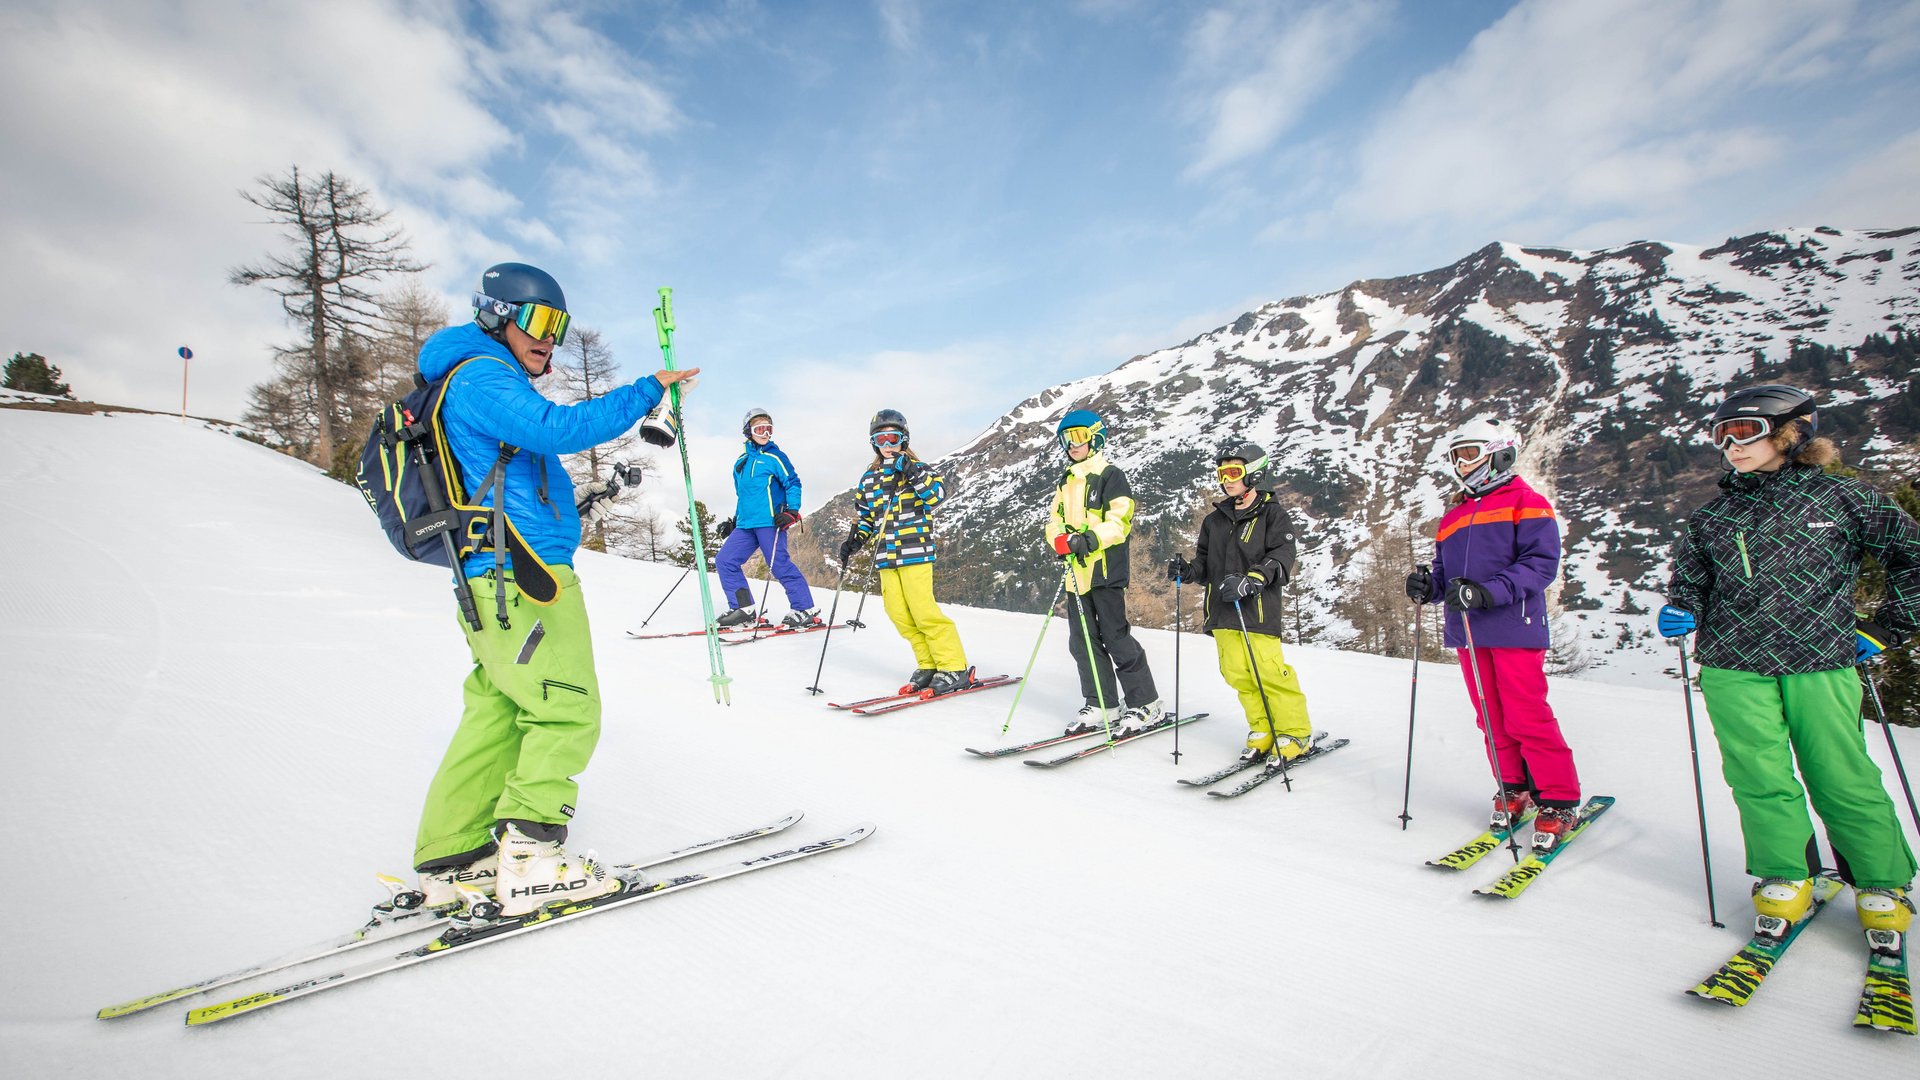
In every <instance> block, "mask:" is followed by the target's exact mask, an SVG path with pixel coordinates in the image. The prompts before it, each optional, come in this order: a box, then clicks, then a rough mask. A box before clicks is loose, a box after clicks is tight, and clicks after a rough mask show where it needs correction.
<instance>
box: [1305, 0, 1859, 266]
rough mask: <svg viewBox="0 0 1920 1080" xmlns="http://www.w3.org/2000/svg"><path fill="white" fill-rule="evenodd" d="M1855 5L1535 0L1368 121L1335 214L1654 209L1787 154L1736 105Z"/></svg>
mask: <svg viewBox="0 0 1920 1080" xmlns="http://www.w3.org/2000/svg"><path fill="white" fill-rule="evenodd" d="M1850 9H1851V5H1850V4H1827V5H1809V4H1799V3H1790V2H1785V0H1770V2H1766V3H1759V2H1753V3H1731V2H1714V0H1631V2H1620V3H1610V4H1567V3H1558V2H1553V0H1523V2H1522V3H1520V4H1518V5H1516V6H1515V7H1514V8H1513V10H1511V11H1510V12H1508V13H1507V15H1505V16H1504V17H1502V18H1501V19H1500V20H1499V21H1498V22H1496V23H1495V24H1494V25H1492V26H1490V27H1488V28H1487V29H1486V30H1485V31H1483V32H1481V33H1480V34H1479V35H1478V36H1477V37H1475V39H1474V40H1473V42H1472V43H1471V44H1470V45H1469V46H1468V47H1467V49H1466V51H1465V52H1464V53H1463V54H1462V55H1461V56H1460V57H1459V58H1458V59H1456V60H1455V61H1454V62H1453V63H1451V64H1449V65H1447V66H1445V67H1443V68H1441V69H1439V70H1437V71H1435V72H1433V73H1431V74H1429V75H1427V76H1425V77H1424V78H1422V79H1421V80H1420V81H1419V82H1417V83H1416V84H1414V86H1413V87H1412V89H1411V90H1410V91H1409V92H1408V93H1407V95H1406V96H1405V97H1404V98H1403V99H1402V100H1401V101H1400V102H1399V103H1398V104H1397V105H1396V106H1395V107H1394V108H1392V109H1391V110H1390V111H1389V112H1388V113H1387V114H1386V115H1385V116H1383V117H1382V118H1381V119H1380V120H1379V121H1378V122H1377V123H1375V124H1374V126H1373V127H1372V128H1371V130H1369V131H1368V132H1367V133H1366V135H1365V138H1364V139H1363V141H1362V143H1361V145H1360V147H1359V150H1358V152H1357V165H1356V170H1355V171H1356V174H1357V175H1356V177H1355V182H1354V183H1353V184H1352V186H1351V188H1350V189H1349V190H1348V192H1347V193H1346V194H1344V195H1343V196H1341V197H1340V198H1339V199H1337V200H1336V201H1335V203H1334V205H1333V214H1334V216H1335V217H1337V218H1340V219H1343V220H1348V221H1358V222H1368V223H1374V224H1392V223H1414V222H1422V221H1431V220H1434V219H1441V220H1457V221H1463V222H1476V223H1479V227H1480V228H1481V229H1482V230H1494V231H1499V230H1503V229H1506V228H1508V227H1509V226H1510V223H1515V222H1521V221H1527V222H1533V223H1536V225H1537V226H1538V227H1541V228H1545V229H1547V230H1549V232H1548V234H1547V235H1548V236H1549V237H1550V236H1551V235H1552V232H1553V231H1554V230H1560V231H1563V232H1564V231H1565V230H1569V229H1571V228H1573V227H1574V226H1575V224H1576V223H1581V222H1586V221H1590V220H1592V219H1593V218H1594V217H1595V216H1600V215H1606V214H1611V213H1619V212H1621V211H1623V210H1629V209H1630V210H1632V211H1633V212H1635V213H1637V214H1639V215H1640V216H1641V217H1642V219H1643V220H1645V219H1646V217H1647V216H1648V215H1649V214H1654V215H1656V216H1657V215H1658V213H1659V212H1660V211H1661V210H1664V209H1669V208H1673V207H1676V206H1679V205H1681V204H1683V203H1686V202H1687V201H1688V200H1692V199H1696V198H1698V197H1699V196H1700V194H1701V193H1702V192H1703V191H1704V190H1707V189H1708V188H1709V187H1710V186H1711V185H1714V184H1716V183H1718V182H1721V181H1725V180H1728V179H1730V178H1734V177H1738V176H1741V175H1743V174H1748V173H1751V172H1753V171H1755V170H1758V169H1761V168H1764V167H1766V166H1768V165H1770V164H1772V163H1774V162H1776V161H1777V160H1778V159H1779V158H1780V156H1781V155H1782V154H1783V153H1784V152H1785V151H1786V150H1787V148H1788V145H1789V144H1788V142H1787V140H1786V138H1785V137H1784V136H1783V135H1782V134H1780V133H1778V132H1775V131H1773V130H1771V129H1769V128H1768V127H1767V126H1765V122H1764V120H1763V119H1762V118H1759V117H1753V118H1750V119H1745V120H1733V119H1729V115H1730V114H1731V113H1733V112H1735V111H1736V110H1735V108H1734V107H1735V106H1738V105H1739V104H1741V99H1742V96H1743V95H1744V94H1746V93H1748V92H1750V91H1752V90H1753V89H1754V88H1756V87H1758V86H1761V85H1763V84H1765V83H1767V82H1769V81H1772V80H1778V79H1781V78H1785V77H1788V76H1787V75H1783V74H1781V73H1782V72H1788V73H1792V77H1794V78H1801V77H1806V76H1807V75H1808V74H1810V73H1813V72H1814V71H1816V70H1817V69H1818V67H1819V66H1820V64H1821V63H1823V62H1824V60H1825V59H1827V54H1826V52H1823V50H1830V49H1831V48H1832V46H1833V44H1834V43H1835V42H1837V41H1839V40H1841V38H1842V36H1843V35H1842V33H1841V31H1840V30H1839V29H1836V27H1835V25H1834V22H1833V20H1835V19H1836V18H1838V20H1839V22H1840V23H1841V24H1844V23H1845V21H1846V15H1847V14H1848V12H1849V11H1850ZM1488 234H1489V235H1491V233H1488ZM1501 234H1502V235H1504V233H1501Z"/></svg>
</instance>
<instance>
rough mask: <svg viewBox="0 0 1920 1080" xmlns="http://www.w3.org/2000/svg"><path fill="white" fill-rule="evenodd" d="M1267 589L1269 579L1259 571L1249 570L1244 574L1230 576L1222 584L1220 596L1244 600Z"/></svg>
mask: <svg viewBox="0 0 1920 1080" xmlns="http://www.w3.org/2000/svg"><path fill="white" fill-rule="evenodd" d="M1266 587H1267V579H1266V578H1264V577H1262V576H1261V575H1260V571H1258V570H1249V571H1247V572H1246V573H1244V574H1228V575H1227V576H1226V580H1224V581H1222V582H1220V594H1221V595H1222V596H1225V597H1228V598H1229V599H1234V600H1244V599H1246V598H1247V597H1249V596H1252V595H1254V594H1255V593H1258V592H1259V591H1260V590H1261V589H1264V588H1266Z"/></svg>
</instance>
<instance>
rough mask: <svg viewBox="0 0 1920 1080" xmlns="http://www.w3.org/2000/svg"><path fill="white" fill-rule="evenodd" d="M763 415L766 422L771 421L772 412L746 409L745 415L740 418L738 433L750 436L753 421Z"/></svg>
mask: <svg viewBox="0 0 1920 1080" xmlns="http://www.w3.org/2000/svg"><path fill="white" fill-rule="evenodd" d="M763 416H764V417H766V419H767V423H769V424H771V423H773V414H772V413H770V412H768V411H767V410H765V409H748V410H747V415H745V416H743V417H741V418H740V434H742V435H746V436H749V437H751V436H752V434H753V422H754V421H755V420H758V419H760V418H761V417H763Z"/></svg>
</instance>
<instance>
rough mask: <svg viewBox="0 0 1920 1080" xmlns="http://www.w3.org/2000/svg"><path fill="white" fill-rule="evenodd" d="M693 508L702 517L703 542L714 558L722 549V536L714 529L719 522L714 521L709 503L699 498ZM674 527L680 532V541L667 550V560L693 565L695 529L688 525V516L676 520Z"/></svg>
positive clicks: (710, 557) (701, 531) (701, 535)
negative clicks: (670, 549)
mask: <svg viewBox="0 0 1920 1080" xmlns="http://www.w3.org/2000/svg"><path fill="white" fill-rule="evenodd" d="M693 510H694V513H695V514H697V515H698V516H699V518H700V537H701V543H703V544H704V545H706V550H707V558H708V559H712V558H713V555H714V552H716V551H719V550H720V537H719V535H718V534H716V533H715V531H714V525H716V524H717V522H715V521H714V518H713V511H711V510H708V509H707V504H706V503H704V502H702V501H700V500H699V499H695V500H694V501H693ZM673 527H674V528H675V529H676V530H678V531H679V533H680V542H679V543H678V544H675V545H674V547H673V550H672V551H669V552H667V561H668V562H670V563H672V564H673V565H675V566H692V565H693V529H692V528H690V527H689V526H688V525H687V519H686V518H681V519H680V520H678V521H676V522H674V523H673Z"/></svg>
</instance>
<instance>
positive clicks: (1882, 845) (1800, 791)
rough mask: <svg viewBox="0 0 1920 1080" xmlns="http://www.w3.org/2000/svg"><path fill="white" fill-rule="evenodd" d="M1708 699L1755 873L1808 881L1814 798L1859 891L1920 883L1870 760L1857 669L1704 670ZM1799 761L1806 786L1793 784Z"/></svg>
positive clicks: (1704, 692) (1703, 686) (1703, 685)
mask: <svg viewBox="0 0 1920 1080" xmlns="http://www.w3.org/2000/svg"><path fill="white" fill-rule="evenodd" d="M1700 692H1701V694H1702V695H1703V696H1704V697H1705V698H1706V699H1707V715H1708V716H1709V717H1711V718H1712V720H1713V735H1714V738H1715V739H1716V740H1717V741H1718V742H1719V744H1720V770H1721V774H1722V775H1723V776H1725V777H1726V780H1727V784H1728V786H1730V787H1731V788H1733V801H1734V803H1735V804H1736V805H1737V806H1739V808H1740V831H1741V832H1742V834H1743V835H1744V836H1745V838H1746V844H1747V873H1749V874H1752V875H1753V876H1754V877H1761V878H1769V877H1779V878H1804V877H1806V876H1807V875H1808V870H1809V867H1808V866H1807V842H1808V841H1809V840H1811V839H1812V838H1813V819H1812V818H1810V817H1808V816H1807V799H1808V797H1809V796H1811V797H1812V800H1813V809H1814V812H1816V813H1818V814H1819V815H1820V820H1821V821H1822V822H1823V823H1824V824H1825V825H1826V827H1827V838H1828V840H1829V841H1831V842H1832V844H1833V847H1834V850H1835V851H1837V852H1839V853H1840V855H1841V857H1843V858H1845V859H1846V861H1847V867H1848V869H1849V870H1850V871H1851V872H1852V874H1853V878H1854V884H1856V885H1859V886H1861V887H1863V888H1877V889H1886V888H1898V887H1902V886H1905V885H1906V884H1907V883H1909V882H1911V881H1912V880H1913V873H1914V859H1913V851H1912V849H1911V848H1909V847H1908V846H1907V838H1906V836H1905V835H1904V834H1903V833H1902V832H1901V830H1900V819H1899V818H1898V817H1897V816H1895V813H1894V808H1893V799H1892V797H1891V796H1889V795H1888V794H1887V789H1886V785H1885V784H1884V783H1883V782H1882V781H1881V779H1880V769H1879V767H1878V766H1876V765H1875V764H1874V763H1873V759H1871V758H1869V757H1868V756H1867V742H1866V735H1865V731H1864V729H1863V728H1862V726H1861V720H1860V676H1859V675H1858V674H1856V673H1855V671H1854V669H1852V668H1836V669H1834V670H1832V671H1816V672H1812V673H1809V674H1805V675H1756V674H1754V673H1752V672H1749V671H1730V670H1727V669H1725V668H1710V667H1703V668H1701V669H1700ZM1796 759H1798V761H1799V765H1800V775H1801V776H1803V777H1805V778H1806V786H1805V787H1804V788H1803V787H1802V786H1801V784H1800V780H1799V779H1798V778H1796V777H1795V776H1794V762H1795V760H1796Z"/></svg>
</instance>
